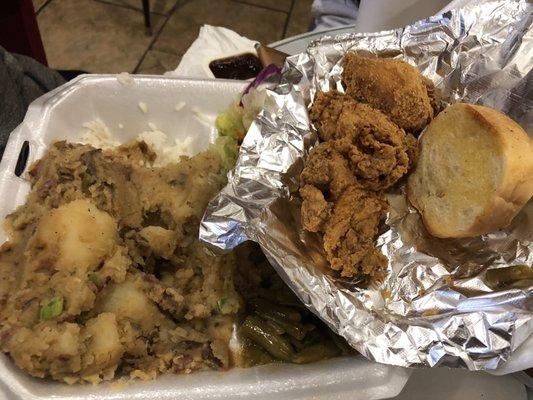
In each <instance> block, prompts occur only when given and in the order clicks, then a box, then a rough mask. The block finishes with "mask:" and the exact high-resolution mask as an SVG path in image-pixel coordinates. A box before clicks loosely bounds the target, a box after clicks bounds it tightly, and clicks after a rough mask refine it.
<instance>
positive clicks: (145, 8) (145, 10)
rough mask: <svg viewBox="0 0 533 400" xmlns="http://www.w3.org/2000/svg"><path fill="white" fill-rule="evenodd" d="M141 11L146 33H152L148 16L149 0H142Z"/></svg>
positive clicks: (150, 20)
mask: <svg viewBox="0 0 533 400" xmlns="http://www.w3.org/2000/svg"><path fill="white" fill-rule="evenodd" d="M142 2H143V13H144V25H145V26H146V29H147V30H148V33H149V34H150V35H151V34H152V19H151V18H150V0H142Z"/></svg>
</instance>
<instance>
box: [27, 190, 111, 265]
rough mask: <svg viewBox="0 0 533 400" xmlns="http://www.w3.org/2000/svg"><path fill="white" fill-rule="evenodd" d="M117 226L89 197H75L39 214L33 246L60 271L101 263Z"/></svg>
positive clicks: (40, 255) (109, 251)
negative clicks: (85, 198) (76, 198)
mask: <svg viewBox="0 0 533 400" xmlns="http://www.w3.org/2000/svg"><path fill="white" fill-rule="evenodd" d="M116 237H117V225H116V222H115V221H114V220H113V218H112V217H111V216H110V215H109V214H108V213H106V212H103V211H100V210H99V209H98V208H96V207H95V206H94V204H92V203H91V202H90V201H89V200H75V201H72V202H71V203H68V204H65V205H63V206H61V207H59V208H56V209H54V210H51V211H50V212H48V213H46V214H45V215H43V217H42V218H41V221H40V222H39V225H38V227H37V232H36V236H35V238H34V243H33V245H34V246H35V247H37V248H41V249H43V250H42V251H41V252H35V253H34V254H38V255H39V257H40V258H41V259H43V258H45V259H46V261H47V262H50V261H51V260H53V261H52V262H53V263H54V266H55V268H56V269H58V270H60V271H75V270H76V269H78V268H83V269H87V268H90V267H94V266H96V265H98V264H99V263H100V262H102V261H103V260H104V259H105V257H106V256H107V255H108V254H110V253H111V252H112V250H113V247H114V245H115V242H116Z"/></svg>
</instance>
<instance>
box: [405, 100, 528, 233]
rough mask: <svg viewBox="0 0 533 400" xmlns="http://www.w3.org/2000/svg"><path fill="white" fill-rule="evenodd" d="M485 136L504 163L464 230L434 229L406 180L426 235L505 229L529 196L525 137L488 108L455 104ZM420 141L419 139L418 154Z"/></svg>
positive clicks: (422, 144)
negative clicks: (494, 144)
mask: <svg viewBox="0 0 533 400" xmlns="http://www.w3.org/2000/svg"><path fill="white" fill-rule="evenodd" d="M450 107H461V108H462V110H463V111H465V112H466V113H468V114H469V115H470V117H471V118H473V119H474V120H475V121H476V123H477V124H479V125H481V126H482V127H483V128H484V130H485V131H486V132H487V134H490V135H492V136H493V138H495V140H496V142H497V143H498V146H499V148H500V150H501V153H502V155H503V157H502V159H503V162H504V165H503V172H502V179H501V182H500V185H499V186H498V188H497V190H496V191H495V193H494V195H493V196H492V198H491V201H490V202H489V203H488V204H487V206H486V207H485V208H484V209H483V211H482V212H481V213H479V214H478V215H477V217H476V218H475V219H474V222H473V223H472V225H470V226H469V227H468V228H467V229H464V230H461V231H457V230H454V229H451V228H450V227H447V226H445V225H444V224H439V225H438V226H437V225H435V224H434V223H432V222H431V221H430V219H428V218H427V216H425V215H424V210H423V209H422V208H421V206H420V204H419V201H418V200H419V199H418V198H417V196H416V190H414V188H413V185H414V182H413V180H412V179H410V180H409V183H408V185H407V195H408V198H409V201H410V202H411V204H412V205H413V206H414V207H415V208H416V209H418V210H419V211H420V214H421V216H422V221H423V222H424V225H425V226H426V229H427V230H428V231H429V233H430V234H431V235H433V236H436V237H441V238H461V237H472V236H479V235H482V234H486V233H490V232H493V231H496V230H498V229H502V228H505V227H506V226H508V225H509V224H510V223H511V221H512V220H513V218H514V217H515V216H516V214H518V212H519V211H520V210H521V209H522V207H523V206H524V205H525V204H526V203H527V202H528V201H529V199H530V198H531V197H532V196H533V143H532V139H531V138H530V137H529V136H528V134H527V133H526V132H525V131H524V130H523V129H522V128H521V127H520V125H518V124H517V123H516V122H515V121H513V120H512V119H511V118H509V117H507V116H506V115H504V114H502V113H500V112H498V111H496V110H493V109H491V108H488V107H484V106H478V105H473V104H466V103H457V104H454V105H452V106H450ZM423 151H424V139H423V138H422V139H421V152H423Z"/></svg>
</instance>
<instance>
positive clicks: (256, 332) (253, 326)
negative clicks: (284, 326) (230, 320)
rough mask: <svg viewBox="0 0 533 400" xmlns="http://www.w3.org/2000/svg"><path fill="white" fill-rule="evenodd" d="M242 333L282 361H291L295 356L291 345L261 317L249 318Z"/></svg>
mask: <svg viewBox="0 0 533 400" xmlns="http://www.w3.org/2000/svg"><path fill="white" fill-rule="evenodd" d="M240 333H241V335H243V336H244V337H246V338H248V339H250V340H252V341H253V342H255V343H257V344H258V345H260V346H261V347H262V348H264V349H265V350H266V351H267V352H269V353H270V354H271V355H272V356H274V357H276V358H279V359H280V360H284V361H290V360H291V359H292V357H293V355H294V351H293V350H292V347H291V345H290V343H289V342H288V341H287V340H286V339H285V338H284V337H282V336H281V335H278V334H277V333H276V331H275V330H274V329H273V328H272V327H270V326H269V325H268V324H266V323H265V321H263V320H262V319H260V318H259V317H256V316H253V315H252V316H249V317H247V318H246V320H245V321H244V323H243V324H242V325H241V328H240Z"/></svg>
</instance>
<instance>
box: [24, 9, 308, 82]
mask: <svg viewBox="0 0 533 400" xmlns="http://www.w3.org/2000/svg"><path fill="white" fill-rule="evenodd" d="M311 3H312V0H151V1H150V11H151V21H152V32H151V33H150V32H147V29H146V28H145V25H144V16H143V12H142V0H33V4H34V7H35V11H36V13H37V22H38V24H39V29H40V31H41V36H42V40H43V44H44V48H45V51H46V56H47V58H48V64H49V66H50V67H52V68H55V69H73V70H84V71H88V72H92V73H117V72H124V71H126V72H131V73H145V74H160V73H162V72H165V71H168V70H171V69H174V68H176V66H177V65H178V63H179V61H180V60H181V56H182V55H183V53H184V52H185V51H186V50H187V48H188V47H189V46H190V45H191V43H192V42H193V41H194V39H196V37H197V36H198V31H199V29H200V27H201V26H202V25H204V24H209V25H215V26H224V27H226V28H229V29H232V30H234V31H236V32H237V33H239V34H241V35H244V36H246V37H248V38H249V39H252V40H258V41H260V42H262V43H265V44H268V43H271V42H275V41H277V40H280V39H283V38H286V37H290V36H294V35H297V34H300V33H304V32H307V31H308V30H309V25H310V23H311V20H312V17H311Z"/></svg>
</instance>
